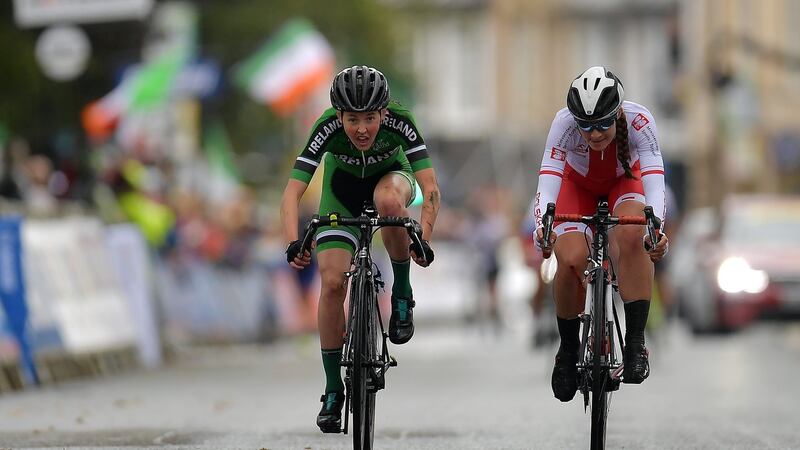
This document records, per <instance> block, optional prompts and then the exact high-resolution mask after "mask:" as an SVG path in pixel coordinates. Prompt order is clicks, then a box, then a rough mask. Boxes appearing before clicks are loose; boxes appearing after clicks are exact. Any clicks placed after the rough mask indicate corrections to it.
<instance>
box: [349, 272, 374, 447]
mask: <svg viewBox="0 0 800 450" xmlns="http://www.w3.org/2000/svg"><path fill="white" fill-rule="evenodd" d="M350 290H351V294H350V302H351V304H352V305H353V306H354V314H353V319H354V321H355V322H354V323H353V326H352V327H351V333H352V335H351V339H352V351H353V358H352V362H353V366H352V378H351V383H352V392H351V397H352V405H351V406H352V414H353V449H354V450H371V449H372V439H373V427H374V418H375V394H374V393H370V392H368V390H367V381H368V377H369V375H368V371H369V370H370V368H369V363H370V360H371V359H373V358H372V357H370V354H371V353H370V349H369V347H370V344H369V342H370V339H369V333H370V331H369V328H370V327H369V311H370V310H371V309H372V308H370V306H369V304H370V301H371V300H372V295H371V294H370V290H371V284H370V283H369V278H368V276H367V274H366V273H363V272H359V273H356V275H354V276H353V282H352V284H351V287H350Z"/></svg>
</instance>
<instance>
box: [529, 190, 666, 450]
mask: <svg viewBox="0 0 800 450" xmlns="http://www.w3.org/2000/svg"><path fill="white" fill-rule="evenodd" d="M644 214H645V215H644V217H641V216H621V217H616V216H611V215H610V214H609V208H608V203H607V202H606V201H604V200H601V201H600V202H598V205H597V212H596V213H595V214H594V215H592V216H582V215H579V214H555V204H554V203H548V204H547V210H546V212H545V214H544V216H543V217H542V224H543V230H542V231H543V241H544V242H550V234H551V232H552V230H553V222H555V221H560V222H580V223H583V224H585V225H587V228H588V226H592V227H593V231H594V238H593V239H592V243H591V246H590V249H589V257H588V262H589V264H588V268H587V269H586V271H585V272H584V273H583V275H584V277H585V279H586V298H585V303H584V309H583V314H581V315H580V320H581V333H580V336H581V343H580V350H579V352H580V353H579V359H578V390H580V391H581V393H582V394H583V405H584V409H586V408H588V407H590V408H591V448H592V449H593V450H595V449H603V448H605V442H606V421H607V419H608V411H609V407H610V405H611V393H612V392H614V391H616V390H618V389H619V384H620V376H621V374H622V369H623V366H622V355H623V354H624V348H625V341H624V340H623V337H622V327H621V326H620V323H619V317H618V315H617V307H616V305H615V303H614V297H613V292H612V291H614V292H616V293H617V296H619V286H618V285H617V276H616V274H615V273H614V266H613V264H611V262H610V259H609V258H608V230H610V229H611V228H613V227H614V226H616V225H646V226H647V233H648V236H649V237H650V242H658V236H659V228H661V221H660V220H659V219H658V217H656V216H655V214H653V208H652V207H650V206H646V207H645V208H644ZM587 244H588V239H587ZM615 328H616V331H617V337H618V339H619V344H617V341H616V340H615V337H614V329H615Z"/></svg>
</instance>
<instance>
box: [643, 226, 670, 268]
mask: <svg viewBox="0 0 800 450" xmlns="http://www.w3.org/2000/svg"><path fill="white" fill-rule="evenodd" d="M658 234H659V238H658V244H656V246H655V248H653V244H652V243H651V242H650V236H648V235H645V236H644V248H645V250H646V251H647V254H648V255H649V256H650V261H653V262H658V261H660V260H661V258H663V257H664V255H666V254H667V252H668V251H669V238H667V235H666V234H664V233H661V232H659V233H658Z"/></svg>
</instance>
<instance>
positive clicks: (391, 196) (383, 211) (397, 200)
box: [373, 185, 405, 216]
mask: <svg viewBox="0 0 800 450" xmlns="http://www.w3.org/2000/svg"><path fill="white" fill-rule="evenodd" d="M401 197H402V193H401V192H400V191H399V190H398V189H397V188H395V187H394V186H391V185H386V186H381V187H379V188H378V189H376V190H375V195H374V198H373V200H374V202H375V207H376V208H377V209H378V213H380V215H382V216H401V215H405V202H403V199H402V198H401Z"/></svg>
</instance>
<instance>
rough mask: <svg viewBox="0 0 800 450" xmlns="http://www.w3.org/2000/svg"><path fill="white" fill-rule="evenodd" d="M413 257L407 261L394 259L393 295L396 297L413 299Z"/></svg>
mask: <svg viewBox="0 0 800 450" xmlns="http://www.w3.org/2000/svg"><path fill="white" fill-rule="evenodd" d="M410 272H411V258H409V259H407V260H405V261H395V260H392V273H393V274H394V283H393V284H392V296H393V297H395V298H405V299H411V278H410V277H409V273H410Z"/></svg>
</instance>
